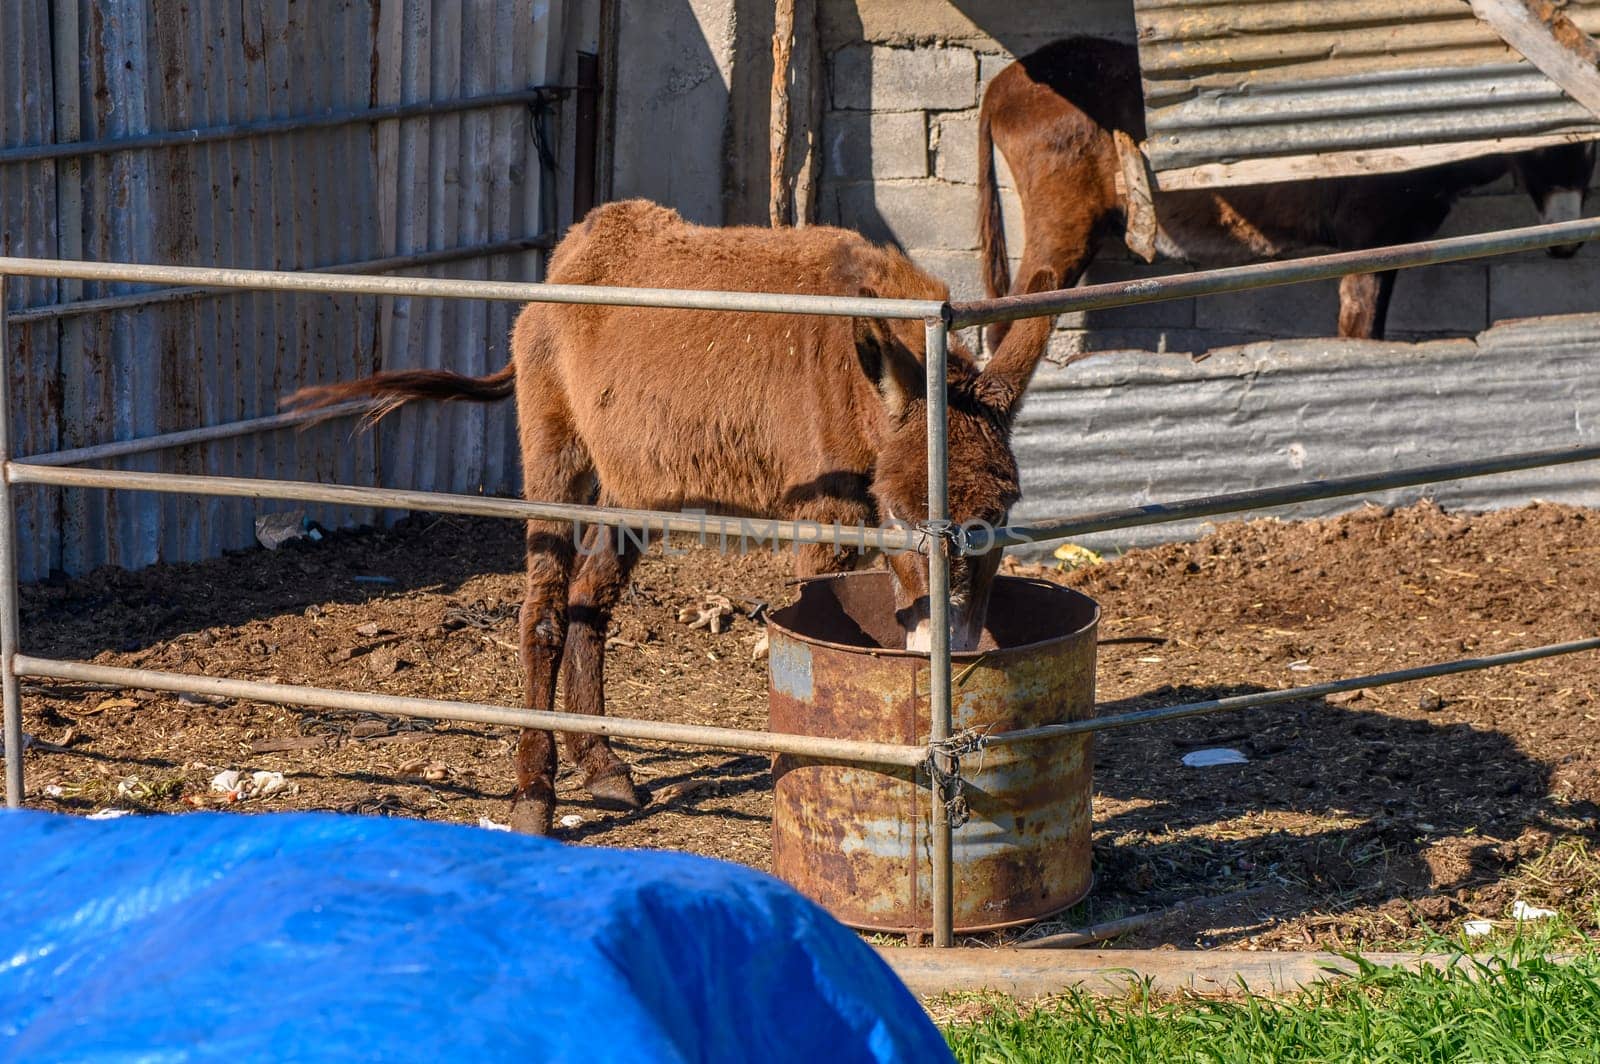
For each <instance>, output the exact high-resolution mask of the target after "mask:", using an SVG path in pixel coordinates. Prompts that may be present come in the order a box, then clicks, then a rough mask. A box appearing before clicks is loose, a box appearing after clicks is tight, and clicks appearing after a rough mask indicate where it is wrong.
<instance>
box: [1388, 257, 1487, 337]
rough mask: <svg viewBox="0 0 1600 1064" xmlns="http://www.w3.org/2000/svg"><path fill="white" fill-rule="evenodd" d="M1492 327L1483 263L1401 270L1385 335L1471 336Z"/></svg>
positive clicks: (1485, 271)
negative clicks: (1490, 324)
mask: <svg viewBox="0 0 1600 1064" xmlns="http://www.w3.org/2000/svg"><path fill="white" fill-rule="evenodd" d="M1488 325H1489V278H1488V267H1487V266H1485V265H1483V264H1482V263H1462V264H1457V265H1450V266H1429V267H1426V268H1424V269H1416V270H1401V271H1400V274H1399V277H1398V278H1397V279H1396V280H1395V286H1394V300H1393V301H1392V302H1391V303H1390V304H1389V318H1388V322H1387V328H1386V330H1385V332H1386V334H1387V335H1389V336H1391V337H1394V336H1402V335H1403V336H1419V335H1429V336H1438V335H1440V334H1451V335H1456V336H1460V335H1472V334H1474V333H1477V332H1479V331H1480V330H1482V329H1485V328H1488Z"/></svg>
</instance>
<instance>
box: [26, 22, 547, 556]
mask: <svg viewBox="0 0 1600 1064" xmlns="http://www.w3.org/2000/svg"><path fill="white" fill-rule="evenodd" d="M0 7H3V11H0V146H5V147H13V146H23V145H38V144H51V143H64V142H73V141H79V140H87V139H95V138H102V137H109V138H125V137H130V136H134V135H137V134H143V133H149V132H152V131H163V130H180V129H190V128H203V127H216V126H223V125H230V124H234V123H248V122H251V121H257V120H262V119H269V118H274V119H276V118H292V117H295V116H315V115H322V114H326V113H330V112H359V111H363V110H366V109H368V108H371V107H374V106H377V105H380V104H383V103H390V102H399V101H401V100H454V99H457V98H460V97H461V96H463V95H468V94H479V93H480V92H486V91H489V90H495V89H508V90H522V89H526V88H528V87H530V86H533V85H539V84H544V83H546V82H547V81H554V80H559V75H560V67H561V62H560V55H561V49H562V48H563V47H564V42H565V40H566V38H565V36H564V35H563V33H562V32H561V30H560V27H559V23H560V20H561V13H562V11H563V4H562V3H560V2H542V0H485V2H483V3H474V4H456V3H448V4H446V3H443V2H442V0H441V2H439V3H434V0H325V2H323V0H319V2H318V3H316V4H307V3H303V2H296V0H263V2H261V3H255V4H204V3H202V4H195V3H191V2H188V0H19V2H17V3H8V4H6V5H0ZM52 41H54V48H52ZM547 68H550V69H551V70H552V71H553V73H552V76H551V77H550V78H547V77H546V70H547ZM530 128H531V127H530V122H529V116H528V112H527V110H525V109H522V108H517V107H494V108H484V109H474V110H470V111H466V112H462V113H456V114H446V115H434V116H422V117H414V118H408V119H405V120H403V121H395V120H388V121H384V122H379V123H377V124H362V123H352V124H345V125H338V126H327V127H323V128H313V129H297V130H292V131H289V132H278V133H274V134H271V135H255V136H247V137H241V138H237V139H228V140H216V141H210V142H207V143H203V144H195V145H184V146H181V147H167V148H158V149H140V150H125V151H118V152H114V153H111V154H107V155H96V156H92V157H87V158H83V159H76V158H74V159H63V160H57V161H54V162H43V163H35V162H29V163H8V164H3V165H0V233H3V234H4V237H3V239H4V241H5V246H6V247H7V248H8V249H9V252H10V253H12V254H18V255H31V256H38V257H52V256H60V257H65V258H84V257H87V258H95V259H107V260H112V259H115V260H125V261H142V262H156V263H176V264H184V265H224V266H244V267H259V268H276V269H304V268H315V267H322V266H330V265H335V264H339V263H348V262H358V261H363V260H368V259H378V258H384V257H387V256H389V255H392V254H394V253H396V251H397V250H398V251H401V252H424V251H430V250H437V249H441V248H454V247H460V246H463V245H469V244H479V243H483V242H485V241H487V240H491V239H501V238H514V237H524V236H528V235H531V234H536V233H542V232H548V231H549V229H550V226H551V223H552V222H553V218H551V217H550V216H548V215H547V214H546V213H545V210H544V206H545V205H544V204H543V203H542V202H541V201H540V200H539V199H538V197H539V196H540V195H541V194H542V192H543V190H542V188H541V182H542V181H543V180H544V179H545V177H546V176H547V175H548V174H549V173H550V171H549V170H548V168H547V167H545V166H544V165H543V164H542V162H541V160H540V158H539V155H538V152H537V150H536V148H535V147H534V145H533V138H532V136H531V133H530ZM541 267H542V257H541V255H540V254H539V253H537V252H534V253H525V252H515V253H510V254H501V255H496V256H493V257H490V258H487V259H479V260H476V261H468V262H465V263H462V262H455V263H450V264H443V265H439V266H434V267H431V268H429V269H430V270H432V271H437V272H439V273H442V274H445V275H452V276H467V277H489V278H495V279H505V280H537V279H538V277H539V276H540V272H539V271H540V269H541ZM414 272H415V271H414ZM139 290H140V288H139V286H130V285H108V284H85V283H76V282H71V283H69V282H60V283H57V282H53V281H30V280H22V279H19V280H18V281H16V282H14V283H13V284H12V286H11V288H10V300H9V302H10V307H9V308H8V309H13V310H15V309H21V308H24V307H41V306H48V305H51V304H55V303H58V302H61V301H63V300H78V299H92V298H96V297H102V296H109V295H118V294H124V293H129V292H135V291H139ZM513 313H514V308H510V307H507V306H504V305H499V304H497V305H495V306H493V307H488V306H483V305H476V304H465V303H459V302H450V303H446V302H444V301H436V300H407V301H395V300H381V299H378V298H376V297H367V296H359V297H358V296H340V297H327V296H313V295H290V294H272V293H226V294H220V295H213V296H207V297H205V298H202V299H199V300H194V301H184V302H174V303H168V304H161V305H150V306H141V307H133V308H123V309H116V310H109V311H100V312H97V313H93V314H84V315H78V316H69V317H63V318H60V319H47V320H42V321H39V322H37V323H30V324H27V325H22V324H19V325H16V326H14V327H13V329H12V331H11V336H12V346H13V348H14V349H21V350H22V351H23V352H24V354H23V356H22V357H21V358H20V359H19V358H18V356H17V353H16V351H15V350H14V351H13V352H12V356H11V358H10V359H8V361H7V366H8V367H9V368H10V369H11V371H12V381H13V394H14V395H16V396H17V397H18V402H19V404H25V409H24V410H23V411H22V416H21V417H19V418H17V419H16V424H17V426H18V430H17V431H18V432H19V433H20V434H21V438H19V439H18V440H17V441H15V448H16V450H15V453H17V454H19V455H27V454H30V453H39V452H44V451H50V450H55V449H58V448H60V447H76V446H85V445H92V444H96V443H104V442H110V441H114V440H122V439H130V438H136V437H142V436H149V435H154V434H156V433H160V432H168V431H173V430H178V429H184V428H192V427H196V426H201V425H213V424H219V423H223V422H228V421H235V420H240V419H244V418H250V417H256V416H261V415H266V414H271V413H274V412H275V411H276V409H277V401H278V399H279V397H280V396H282V395H283V394H285V393H287V392H289V391H292V390H294V389H295V388H297V387H300V386H301V385H304V384H309V383H317V382H323V381H331V380H336V379H350V378H353V377H356V376H360V375H364V374H366V373H370V372H372V371H374V370H376V369H379V368H384V367H391V368H399V367H404V366H414V365H434V366H441V367H444V368H448V369H455V370H460V371H463V372H468V373H482V372H484V371H486V370H487V369H490V368H497V367H498V366H500V365H501V364H503V362H504V361H505V359H506V358H507V357H509V355H508V351H507V343H506V338H507V336H508V334H509V331H510V322H511V316H512V314H513ZM380 451H381V454H382V461H381V462H380V458H379V455H380ZM516 454H517V451H516V436H515V431H514V414H513V411H512V409H511V404H509V403H507V404H502V406H501V407H499V408H493V409H484V408H473V409H467V410H462V409H459V408H458V409H450V408H445V407H433V408H431V409H423V410H418V411H416V412H414V413H409V414H408V415H407V416H406V420H405V421H403V422H402V421H399V420H397V421H396V423H395V425H394V426H393V427H392V428H388V429H386V430H385V431H384V432H383V433H381V434H380V435H378V436H376V437H375V436H372V435H355V434H354V433H353V432H352V425H351V423H349V422H334V423H330V424H326V425H321V426H315V427H311V428H305V429H301V430H291V431H281V432H273V433H266V434H263V435H260V436H256V437H240V438H236V439H229V440H221V441H215V442H211V443H206V444H202V445H196V446H191V447H187V448H182V449H177V450H173V451H169V452H163V453H158V454H149V455H143V456H136V457H131V458H127V459H124V460H121V464H122V465H123V466H124V467H125V468H134V469H148V470H155V471H163V472H204V473H211V474H219V475H229V474H232V475H245V476H252V475H256V476H275V477H286V478H303V479H311V480H319V481H339V482H342V483H350V484H371V483H375V482H378V481H379V480H382V481H383V482H386V483H389V484H392V485H395V486H399V487H434V488H440V489H450V490H457V491H483V492H486V493H493V494H504V493H510V492H513V491H515V489H516V487H517V483H518V480H519V473H520V470H519V468H518V465H517V462H516V460H515V459H516ZM25 499H26V507H25V512H24V514H23V518H22V519H23V530H24V531H23V536H22V540H23V559H22V571H23V575H24V578H26V579H32V578H37V577H41V576H43V575H45V574H46V573H47V572H48V571H49V570H50V569H52V568H64V569H66V570H68V571H72V572H83V571H86V570H88V569H92V568H93V567H95V566H97V565H101V564H106V563H113V564H119V565H128V566H138V565H145V564H149V563H151V562H154V561H158V560H166V561H171V560H187V559H194V558H200V557H205V556H208V555H211V554H215V553H217V552H218V551H220V550H224V549H230V548H238V547H244V546H248V545H250V544H252V543H253V542H254V518H255V517H256V515H257V514H258V513H259V512H265V511H266V510H270V509H272V508H276V507H277V506H278V504H273V503H257V502H254V501H250V500H223V499H186V498H182V497H175V496H174V497H166V498H162V497H156V496H146V495H137V494H121V493H117V494H113V493H106V492H97V491H70V492H64V493H60V492H56V491H54V490H52V491H49V492H42V491H40V492H30V493H27V494H26V496H25ZM311 516H313V517H314V518H315V519H317V520H319V521H322V522H323V523H324V524H328V525H348V524H351V523H355V522H361V521H370V520H372V519H374V517H375V516H376V515H375V514H373V513H372V512H370V511H353V510H349V509H341V508H332V507H329V508H324V509H320V510H315V511H313V512H312V514H311Z"/></svg>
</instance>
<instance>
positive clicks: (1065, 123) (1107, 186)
mask: <svg viewBox="0 0 1600 1064" xmlns="http://www.w3.org/2000/svg"><path fill="white" fill-rule="evenodd" d="M1117 132H1122V133H1126V134H1127V135H1129V136H1130V137H1131V138H1132V139H1133V140H1134V141H1142V140H1143V139H1144V137H1145V123H1144V99H1143V94H1142V92H1141V89H1140V84H1139V59H1138V53H1137V52H1136V51H1135V50H1134V49H1133V48H1132V47H1130V46H1128V45H1125V44H1116V43H1113V42H1111V41H1103V40H1096V39H1094V38H1089V37H1075V38H1070V39H1068V40H1063V41H1056V42H1055V43H1053V44H1048V45H1046V46H1044V47H1043V48H1040V49H1039V50H1037V51H1035V52H1033V53H1031V54H1029V55H1026V56H1023V57H1022V58H1021V59H1019V60H1017V61H1016V62H1015V63H1012V64H1011V65H1010V66H1008V67H1006V68H1005V69H1004V70H1002V71H1000V73H999V74H997V75H995V78H994V80H993V81H992V82H991V83H990V84H989V87H988V89H987V90H985V92H984V94H983V106H982V108H981V109H980V110H979V113H978V185H979V196H980V206H979V215H978V228H979V234H980V243H981V244H982V247H983V263H984V282H985V285H986V286H987V288H988V290H989V294H990V295H1003V294H1005V293H1006V291H1007V289H1008V288H1010V287H1011V286H1010V276H1009V274H1010V271H1009V268H1008V267H1009V263H1008V261H1007V251H1006V240H1005V229H1004V227H1003V225H1002V221H1001V217H1000V197H999V195H998V193H997V192H996V182H995V166H994V150H995V149H999V151H1000V153H1001V155H1003V156H1004V157H1005V160H1006V163H1007V165H1008V166H1010V168H1011V173H1012V176H1013V178H1014V179H1015V181H1016V186H1017V194H1018V196H1019V197H1020V199H1021V200H1022V224H1023V228H1024V238H1023V251H1022V267H1021V270H1020V271H1019V277H1020V278H1024V279H1025V278H1028V277H1031V276H1032V274H1033V271H1034V270H1036V269H1038V268H1041V267H1048V268H1049V269H1050V270H1051V271H1052V272H1053V273H1054V275H1055V276H1056V277H1058V278H1059V279H1060V281H1061V284H1062V285H1063V286H1071V285H1074V284H1076V283H1077V282H1078V278H1079V277H1080V276H1081V275H1082V273H1083V271H1084V270H1086V269H1087V268H1088V266H1089V263H1090V262H1091V261H1092V260H1093V259H1094V255H1095V252H1096V251H1097V250H1098V248H1099V246H1100V243H1101V241H1102V240H1105V239H1106V238H1108V237H1116V236H1120V235H1121V233H1122V229H1123V224H1124V222H1123V214H1122V210H1123V207H1122V199H1121V196H1120V195H1119V194H1118V192H1117V188H1116V175H1117V172H1118V169H1119V163H1118V157H1117V148H1116V144H1115V134H1116V133H1117ZM1508 169H1510V170H1512V171H1514V172H1515V173H1517V174H1518V175H1519V176H1520V177H1521V178H1522V183H1523V187H1524V189H1525V190H1526V192H1527V193H1528V195H1529V196H1530V197H1531V198H1532V199H1533V201H1534V205H1535V207H1536V208H1537V209H1538V212H1539V218H1540V220H1541V221H1544V222H1558V221H1570V220H1572V219H1574V218H1577V217H1579V215H1580V214H1581V208H1582V203H1583V191H1584V189H1586V188H1587V187H1588V184H1589V178H1590V174H1591V173H1592V171H1593V169H1594V146H1593V144H1587V143H1586V144H1567V145H1561V146H1558V147H1552V148H1540V149H1535V150H1533V151H1527V152H1522V153H1520V154H1517V155H1494V156H1486V157H1483V158H1478V159H1467V160H1463V161H1461V162H1453V163H1446V164H1443V165H1439V166H1430V167H1427V168H1425V169H1420V170H1412V171H1407V172H1405V173H1393V174H1374V175H1370V176H1362V177H1346V178H1329V179H1322V180H1306V181H1295V182H1282V183H1278V184H1270V185H1251V186H1243V187H1238V188H1224V189H1215V190H1212V189H1200V190H1188V191H1172V192H1165V193H1163V192H1160V191H1159V190H1158V191H1156V192H1155V194H1154V203H1155V215H1156V221H1157V232H1156V233H1155V240H1154V244H1155V252H1156V253H1157V254H1158V255H1160V256H1161V257H1163V258H1167V259H1175V260H1178V261H1182V262H1190V263H1194V264H1197V265H1202V266H1227V265H1234V264H1239V263H1245V262H1250V261H1254V260H1257V259H1270V258H1280V257H1286V256H1290V255H1297V254H1305V253H1307V252H1313V251H1318V250H1322V251H1328V250H1333V251H1360V250H1364V249H1367V248H1375V247H1382V246H1384V245H1386V244H1404V243H1409V242H1411V241H1416V240H1426V239H1428V238H1429V237H1431V236H1432V235H1433V234H1434V233H1435V232H1437V231H1438V229H1439V227H1440V225H1442V224H1443V223H1444V219H1445V215H1447V214H1448V213H1449V212H1450V208H1451V206H1452V205H1453V204H1454V203H1455V201H1456V200H1457V199H1458V198H1459V197H1460V196H1461V195H1462V194H1463V193H1464V192H1466V191H1468V190H1469V189H1471V188H1473V187H1475V186H1478V185H1483V184H1487V183H1488V182H1490V181H1493V180H1495V179H1496V178H1498V177H1500V176H1501V175H1502V174H1504V173H1506V172H1507V170H1508ZM1577 248H1578V245H1576V244H1570V245H1564V246H1561V247H1556V248H1551V249H1550V253H1551V254H1552V255H1555V256H1558V257H1565V256H1568V255H1571V254H1573V253H1574V252H1575V251H1577ZM1394 279H1395V273H1394V271H1393V270H1390V271H1388V272H1386V273H1380V274H1352V275H1350V276H1347V277H1345V278H1344V279H1343V280H1342V281H1341V282H1340V284H1339V335H1340V336H1350V337H1362V338H1378V339H1381V338H1382V336H1383V328H1384V319H1385V317H1386V316H1387V313H1388V306H1389V297H1390V295H1391V294H1392V293H1393V291H1394ZM1005 329H1006V327H1005V326H1004V325H997V326H992V327H991V328H990V331H989V339H990V342H991V343H996V342H998V340H999V338H1000V337H1003V336H1004V335H1005Z"/></svg>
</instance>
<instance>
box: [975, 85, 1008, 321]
mask: <svg viewBox="0 0 1600 1064" xmlns="http://www.w3.org/2000/svg"><path fill="white" fill-rule="evenodd" d="M984 102H985V103H987V102H988V100H987V99H985V101H984ZM978 243H979V246H980V247H982V248H983V284H984V287H985V288H986V289H987V290H988V292H989V296H990V298H991V299H992V298H994V297H995V296H1003V295H1005V294H1006V293H1007V292H1009V291H1010V290H1011V263H1010V261H1009V260H1008V259H1007V258H1006V226H1005V219H1003V218H1002V217H1001V216H1000V190H999V188H997V187H996V183H995V176H994V134H993V133H992V132H991V130H990V129H989V108H987V107H984V108H982V109H981V110H979V112H978Z"/></svg>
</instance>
